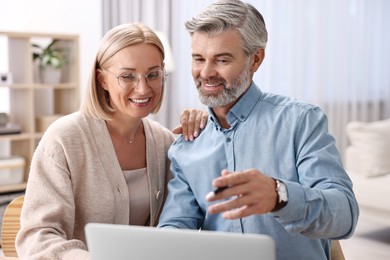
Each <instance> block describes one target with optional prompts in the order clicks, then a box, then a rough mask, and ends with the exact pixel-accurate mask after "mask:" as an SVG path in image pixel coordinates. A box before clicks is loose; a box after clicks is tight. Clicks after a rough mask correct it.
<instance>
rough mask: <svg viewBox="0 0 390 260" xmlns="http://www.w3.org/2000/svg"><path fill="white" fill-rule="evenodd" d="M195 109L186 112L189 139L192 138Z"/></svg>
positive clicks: (191, 139)
mask: <svg viewBox="0 0 390 260" xmlns="http://www.w3.org/2000/svg"><path fill="white" fill-rule="evenodd" d="M196 114H197V110H196V109H191V110H190V111H189V114H188V123H187V135H188V136H189V139H190V141H193V140H194V129H195V123H196Z"/></svg>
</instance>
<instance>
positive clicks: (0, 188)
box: [0, 182, 27, 194]
mask: <svg viewBox="0 0 390 260" xmlns="http://www.w3.org/2000/svg"><path fill="white" fill-rule="evenodd" d="M26 186H27V183H26V182H24V183H20V184H11V185H0V194H2V193H9V192H17V191H24V190H25V189H26Z"/></svg>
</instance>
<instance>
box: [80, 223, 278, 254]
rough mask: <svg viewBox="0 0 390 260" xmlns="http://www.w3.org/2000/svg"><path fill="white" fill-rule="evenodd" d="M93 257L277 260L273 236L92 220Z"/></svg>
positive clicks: (90, 244) (90, 247)
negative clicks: (93, 221)
mask: <svg viewBox="0 0 390 260" xmlns="http://www.w3.org/2000/svg"><path fill="white" fill-rule="evenodd" d="M85 232H86V239H87V245H88V250H89V251H90V254H91V258H92V260H111V259H115V260H121V259H126V260H127V259H135V260H154V259H158V260H216V259H223V260H275V259H276V256H275V243H274V241H273V239H272V238H271V237H270V236H266V235H255V234H245V235H243V234H239V233H227V232H212V231H200V232H199V231H195V230H178V229H167V228H165V229H157V228H152V227H142V226H128V225H114V224H97V223H89V224H87V225H86V227H85Z"/></svg>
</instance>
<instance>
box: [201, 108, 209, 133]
mask: <svg viewBox="0 0 390 260" xmlns="http://www.w3.org/2000/svg"><path fill="white" fill-rule="evenodd" d="M208 119H209V113H207V111H202V115H201V119H200V128H201V129H203V128H205V126H206V124H207V120H208Z"/></svg>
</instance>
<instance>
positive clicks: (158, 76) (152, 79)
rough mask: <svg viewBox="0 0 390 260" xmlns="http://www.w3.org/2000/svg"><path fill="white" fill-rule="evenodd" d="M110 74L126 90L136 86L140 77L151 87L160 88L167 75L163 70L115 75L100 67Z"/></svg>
mask: <svg viewBox="0 0 390 260" xmlns="http://www.w3.org/2000/svg"><path fill="white" fill-rule="evenodd" d="M102 70H104V71H106V72H108V73H110V74H111V75H113V76H114V77H115V78H117V80H118V85H119V86H120V87H121V88H123V89H126V90H129V89H131V88H134V87H135V86H137V84H138V82H139V80H140V78H141V77H145V79H146V82H147V83H148V85H149V86H150V87H151V88H161V87H162V86H163V85H164V82H165V79H166V78H167V76H168V73H166V72H165V70H154V71H150V72H149V73H148V74H138V73H135V72H129V73H123V74H120V75H116V74H114V73H113V72H111V71H109V70H106V69H102Z"/></svg>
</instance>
